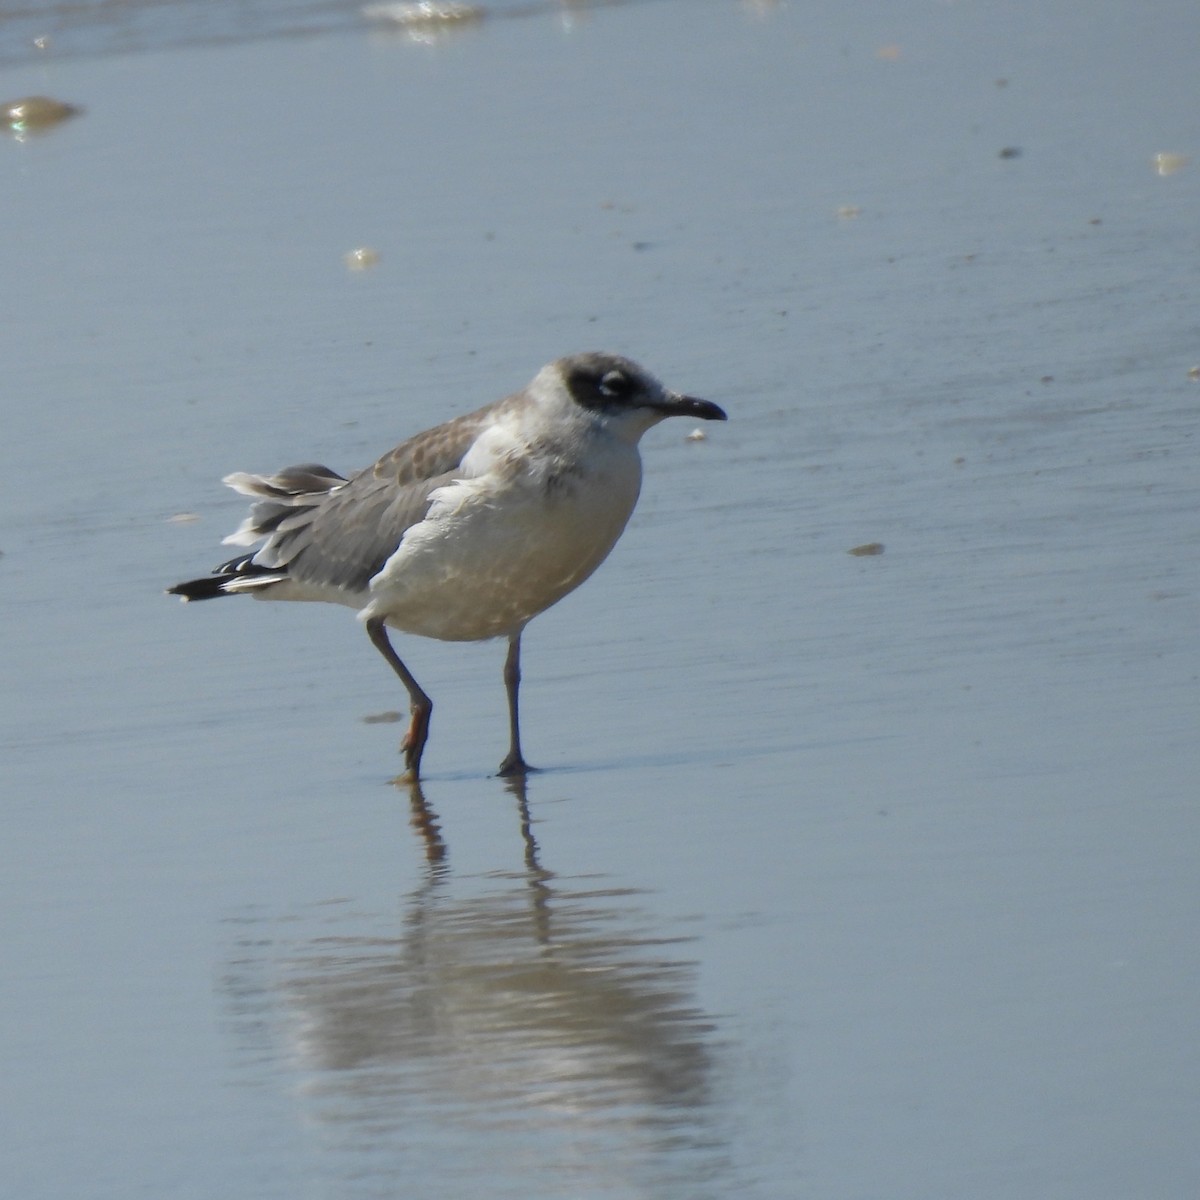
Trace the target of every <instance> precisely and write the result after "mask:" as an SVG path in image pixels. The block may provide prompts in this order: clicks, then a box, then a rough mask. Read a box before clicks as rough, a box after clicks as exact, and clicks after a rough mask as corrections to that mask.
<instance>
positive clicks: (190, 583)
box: [166, 575, 229, 600]
mask: <svg viewBox="0 0 1200 1200" xmlns="http://www.w3.org/2000/svg"><path fill="white" fill-rule="evenodd" d="M227 580H228V576H224V577H222V576H214V575H206V576H205V577H204V578H203V579H189V580H187V581H186V582H184V583H177V584H175V586H174V587H169V588H167V590H166V595H168V596H180V597H182V598H183V599H184V600H215V599H216V598H217V597H218V596H227V595H229V593H228V592H227V591H225V588H224V586H223V585H224V584H225V583H226V582H227Z"/></svg>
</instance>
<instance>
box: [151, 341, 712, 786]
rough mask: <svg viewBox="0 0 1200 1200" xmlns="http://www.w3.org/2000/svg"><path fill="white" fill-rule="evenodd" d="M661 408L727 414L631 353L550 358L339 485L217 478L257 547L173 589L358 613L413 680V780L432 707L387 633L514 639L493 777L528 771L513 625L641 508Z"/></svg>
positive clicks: (319, 473) (320, 480) (409, 684)
mask: <svg viewBox="0 0 1200 1200" xmlns="http://www.w3.org/2000/svg"><path fill="white" fill-rule="evenodd" d="M665 417H697V418H700V419H701V420H705V421H724V420H725V419H726V418H725V413H724V412H723V411H722V410H721V409H720V408H718V407H717V405H715V404H713V403H711V402H710V401H708V400H697V399H695V398H694V397H692V396H683V395H680V394H679V393H678V392H672V391H669V390H668V389H667V388H665V387H664V386H663V385H662V384H661V383H660V382H659V381H658V380H657V379H655V378H654V376H653V375H651V374H650V373H649V372H648V371H646V370H645V369H644V368H642V367H640V366H638V365H637V363H634V362H631V361H630V360H629V359H627V358H621V357H620V356H618V355H615V354H575V355H571V356H570V357H568V358H560V359H558V360H557V361H556V362H552V363H550V364H549V365H548V366H546V367H543V368H542V369H541V370H540V371H539V372H538V373H537V375H536V376H535V377H534V379H533V381H532V382H531V383H530V384H529V385H528V386H527V387H525V388H523V389H522V390H521V391H519V392H516V393H514V394H513V395H511V396H508V397H506V398H505V399H503V400H498V401H496V402H495V403H494V404H489V405H488V406H487V407H485V408H481V409H479V410H478V411H477V412H473V413H469V414H468V415H466V416H462V417H456V418H454V419H453V420H451V421H447V422H446V423H445V424H444V425H438V426H437V427H436V428H434V429H429V430H426V431H425V432H424V433H419V434H417V435H416V436H415V437H412V438H409V440H408V441H406V442H401V443H400V445H399V446H397V447H396V448H395V449H394V450H389V451H388V453H387V454H385V455H384V456H383V457H382V458H381V459H380V460H379V461H378V462H376V463H375V464H374V466H370V467H367V468H366V469H365V470H362V471H359V472H358V473H357V474H355V475H352V476H351V477H350V478H349V479H346V478H344V477H343V476H341V475H339V474H337V472H335V471H331V470H330V469H329V468H328V467H323V466H320V465H318V464H315V463H305V464H304V465H302V466H298V467H287V468H285V469H284V470H282V471H280V472H279V473H278V474H277V475H248V474H245V473H243V472H238V473H236V474H233V475H227V476H226V477H225V479H224V480H223V482H224V483H226V484H228V485H229V486H230V487H231V488H233V489H234V491H237V492H241V493H242V495H244V496H252V497H254V499H255V503H254V504H253V505H251V508H250V515H249V516H248V517H247V518H246V519H245V520H244V521H243V522H242V524H241V526H240V527H239V528H238V529H237V530H236V531H235V532H234V533H232V534H230V536H229V537H227V538H226V539H225V542H226V543H227V544H230V545H234V546H253V545H255V544H256V543H258V542H263V544H262V545H261V546H259V548H258V549H257V550H254V551H252V552H251V553H249V554H242V555H239V556H238V557H237V558H232V559H230V560H229V561H228V562H226V563H222V564H221V565H220V566H219V567H216V568H215V569H214V570H213V572H212V574H211V575H207V576H205V577H203V578H202V579H191V580H188V581H187V582H186V583H179V584H176V585H175V586H174V587H173V588H169V589H168V591H169V592H170V593H171V594H173V595H176V596H182V597H183V598H184V600H211V599H215V598H216V597H218V596H234V595H240V594H243V593H245V594H248V595H251V596H254V597H255V598H256V599H259V600H324V601H328V602H331V603H333V604H346V605H349V606H350V607H351V608H355V609H357V610H358V616H359V620H361V621H362V622H363V624H364V625H365V626H366V630H367V635H368V637H370V639H371V641H372V642H373V643H374V645H375V647H376V649H378V650H379V652H380V654H382V655H383V657H384V658H386V659H387V661H388V663H389V665H390V666H391V668H392V670H394V671H395V672H396V674H397V675H399V676H400V679H401V681H402V682H403V683H404V686H405V688H407V690H408V695H409V700H410V702H411V704H410V709H411V715H412V721H411V724H410V726H409V729H408V733H407V734H406V736H405V738H404V741H403V743H402V745H401V749H402V751H403V753H404V758H405V764H406V766H407V768H408V771H409V773H410V775H411V777H412V778H413V779H416V778H418V776H419V774H420V770H421V754H422V752H423V751H424V749H425V742H426V739H427V738H428V736H429V717H430V713H431V712H432V711H433V703H432V701H431V700H430V699H429V697H428V696H427V695H426V694H425V693H424V692H423V691H422V690H421V687H420V685H419V684H418V683H417V681H416V680H415V679H414V678H413V676H412V674H411V673H410V671H409V670H408V668H407V667H406V666H405V665H404V663H403V662H401V661H400V657H399V655H397V654H396V651H395V650H394V649H393V648H392V644H391V642H390V641H389V640H388V635H387V626H389V625H390V626H391V627H392V628H393V629H399V630H401V631H402V632H404V633H415V634H419V635H421V636H422V637H431V638H441V639H442V640H444V641H451V642H473V641H482V640H484V639H486V638H494V637H507V638H508V656H507V658H506V660H505V663H504V686H505V689H506V691H507V693H508V715H509V734H510V742H509V750H508V754H507V756H506V757H505V759H504V761H503V762H502V763H501V764H500V774H501V775H523V774H525V773H526V772H527V771H529V770H530V769H531V768H530V767H529V766H528V765H527V764H526V762H525V759H524V757H523V755H522V754H521V735H520V725H519V720H518V705H517V694H518V689H519V686H520V681H521V633H522V631H523V630H524V628H525V626H526V625H527V624H528V623H529V622H530V620H532V619H533V618H534V617H536V616H537V615H538V613H540V612H544V611H545V610H546V609H547V608H549V607H550V606H551V605H552V604H554V603H555V602H556V601H558V600H561V599H562V598H563V596H565V595H566V594H567V593H568V592H570V591H572V590H573V589H574V588H576V587H578V586H579V585H580V584H581V583H582V582H583V581H584V580H585V579H586V578H587V577H588V576H589V575H590V574H591V573H592V572H593V571H594V570H595V569H596V568H597V567H598V566H599V565H600V564H601V563H602V562H603V561H604V560H605V558H607V557H608V553H609V551H610V550H611V549H612V548H613V546H614V545H615V544H616V541H617V539H618V538H619V537H620V536H621V532H622V530H624V528H625V523H626V522H627V521H628V520H629V516H630V514H631V513H632V512H633V507H634V505H635V504H636V503H637V498H638V491H639V489H640V487H641V480H642V464H641V457H640V456H639V454H638V441H639V439H640V438H641V436H642V434H643V433H645V432H646V430H647V429H649V428H650V427H651V426H652V425H656V424H658V422H659V421H661V420H663V419H664V418H665ZM264 539H265V540H264Z"/></svg>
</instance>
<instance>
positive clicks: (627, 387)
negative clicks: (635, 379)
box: [600, 371, 633, 400]
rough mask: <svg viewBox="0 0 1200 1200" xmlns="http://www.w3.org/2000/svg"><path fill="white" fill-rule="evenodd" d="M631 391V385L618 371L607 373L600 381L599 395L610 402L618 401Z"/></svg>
mask: <svg viewBox="0 0 1200 1200" xmlns="http://www.w3.org/2000/svg"><path fill="white" fill-rule="evenodd" d="M632 391H633V385H632V384H631V383H630V382H629V380H628V379H626V378H625V376H624V375H622V374H621V372H620V371H609V372H608V374H607V375H605V376H604V377H603V378H602V379H601V380H600V395H602V396H607V397H608V398H609V399H610V400H619V399H621V398H623V397H625V396H628V395H629V393H630V392H632Z"/></svg>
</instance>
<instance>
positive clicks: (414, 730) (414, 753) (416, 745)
mask: <svg viewBox="0 0 1200 1200" xmlns="http://www.w3.org/2000/svg"><path fill="white" fill-rule="evenodd" d="M366 627H367V636H368V637H369V638H370V639H371V641H372V642H373V643H374V645H375V649H376V650H378V651H379V653H380V654H382V655H383V657H384V658H386V659H387V661H388V666H390V667H391V668H392V670H393V671H395V672H396V674H397V675H399V676H400V682H401V683H403V684H404V686H405V687H406V688H407V689H408V699H409V712H410V713H411V714H412V722H411V724H410V725H409V727H408V732H407V733H406V734H405V735H404V741H402V742H401V743H400V749H401V750H402V751H403V753H404V765H405V766H406V767H407V768H408V773H409V775H410V776H411V777H412V778H413V779H418V778H420V774H421V754H422V753H423V751H424V750H425V742H426V740H427V739H428V737H429V717H430V714H432V712H433V701H432V700H430V698H429V697H428V696H427V695H425V693H424V692H423V691H422V690H421V685H420V684H419V683H418V682H417V681H416V680H415V679H414V678H413V675H412V672H411V671H410V670H409V669H408V668H407V667H406V666H405V665H404V664H403V663H402V662H401V661H400V656H399V655H398V654H397V653H396V651H395V650H393V649H392V643H391V642H389V641H388V635H387V629H386V628H385V626H384V623H383V618H382V617H371V618H370V620H368V621H367V622H366Z"/></svg>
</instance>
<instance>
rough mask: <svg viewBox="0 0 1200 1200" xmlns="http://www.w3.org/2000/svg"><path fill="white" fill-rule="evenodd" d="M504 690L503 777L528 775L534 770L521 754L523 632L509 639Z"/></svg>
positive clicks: (501, 768)
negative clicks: (505, 741)
mask: <svg viewBox="0 0 1200 1200" xmlns="http://www.w3.org/2000/svg"><path fill="white" fill-rule="evenodd" d="M504 690H505V691H506V692H507V693H508V736H509V742H508V753H507V754H506V755H505V756H504V761H503V762H502V763H501V764H500V771H499V774H501V775H527V774H528V773H529V772H530V771H532V770H533V768H532V767H531V766H530V765H529V764H528V763H527V762H526V761H525V759H524V757H523V756H522V754H521V720H520V716H519V712H518V710H519V707H520V705H519V702H518V693H519V692H520V690H521V631H520V630H519V629H518V630H517V632H516V633H514V634H511V635H510V636H509V639H508V657H507V658H505V660H504Z"/></svg>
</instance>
